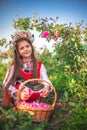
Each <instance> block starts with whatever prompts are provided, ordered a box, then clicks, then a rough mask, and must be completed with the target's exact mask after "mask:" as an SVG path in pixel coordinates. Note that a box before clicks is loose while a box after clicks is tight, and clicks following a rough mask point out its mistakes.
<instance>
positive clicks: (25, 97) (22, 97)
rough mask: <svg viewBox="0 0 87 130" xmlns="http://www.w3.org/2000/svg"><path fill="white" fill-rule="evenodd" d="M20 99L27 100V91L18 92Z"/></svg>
mask: <svg viewBox="0 0 87 130" xmlns="http://www.w3.org/2000/svg"><path fill="white" fill-rule="evenodd" d="M20 99H21V100H24V101H26V100H28V99H29V93H28V92H27V91H22V92H21V93H20Z"/></svg>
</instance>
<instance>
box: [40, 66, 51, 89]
mask: <svg viewBox="0 0 87 130" xmlns="http://www.w3.org/2000/svg"><path fill="white" fill-rule="evenodd" d="M40 78H41V79H44V80H47V81H48V82H49V83H50V90H52V87H51V86H52V83H51V81H50V80H49V78H48V75H47V72H46V68H45V66H44V65H43V64H42V65H41V69H40ZM44 84H45V85H46V86H48V84H47V83H44Z"/></svg>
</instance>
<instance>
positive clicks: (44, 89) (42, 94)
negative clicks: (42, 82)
mask: <svg viewBox="0 0 87 130" xmlns="http://www.w3.org/2000/svg"><path fill="white" fill-rule="evenodd" d="M48 95H49V86H46V87H45V88H43V89H42V90H41V91H40V96H41V97H44V98H45V97H47V96H48Z"/></svg>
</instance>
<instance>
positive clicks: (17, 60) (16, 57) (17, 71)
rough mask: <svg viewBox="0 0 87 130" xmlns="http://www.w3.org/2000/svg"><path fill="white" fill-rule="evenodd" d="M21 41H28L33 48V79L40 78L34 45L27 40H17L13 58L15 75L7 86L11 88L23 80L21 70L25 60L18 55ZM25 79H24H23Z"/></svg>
mask: <svg viewBox="0 0 87 130" xmlns="http://www.w3.org/2000/svg"><path fill="white" fill-rule="evenodd" d="M21 41H27V42H28V43H29V44H30V46H31V48H32V54H31V58H32V62H33V72H32V73H33V78H37V77H38V72H37V59H36V57H35V54H34V48H33V45H32V43H31V41H30V40H29V39H27V38H20V39H17V41H16V44H15V46H14V54H13V55H14V56H13V65H14V72H13V75H12V77H11V79H10V81H9V82H8V84H7V86H8V87H9V85H10V84H14V82H15V81H16V80H18V79H21V78H22V76H21V75H20V68H21V67H22V64H23V60H22V57H21V56H20V55H19V54H18V43H19V42H21ZM22 79H23V78H22Z"/></svg>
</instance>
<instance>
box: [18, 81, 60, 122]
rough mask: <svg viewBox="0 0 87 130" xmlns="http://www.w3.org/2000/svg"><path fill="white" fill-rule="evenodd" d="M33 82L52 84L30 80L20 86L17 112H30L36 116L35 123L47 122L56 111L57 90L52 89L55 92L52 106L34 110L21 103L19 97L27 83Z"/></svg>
mask: <svg viewBox="0 0 87 130" xmlns="http://www.w3.org/2000/svg"><path fill="white" fill-rule="evenodd" d="M31 81H39V82H40V83H42V82H46V83H47V84H48V85H50V83H49V82H48V81H46V80H42V79H29V80H26V81H24V82H23V83H22V84H21V85H20V86H19V89H18V93H17V105H16V108H17V110H24V111H25V112H29V113H30V114H31V115H34V120H33V121H35V122H41V121H46V120H48V119H49V117H50V115H51V113H52V111H53V110H54V107H55V103H56V100H57V93H56V90H55V88H54V87H53V86H52V89H53V92H54V100H53V103H52V104H48V105H49V107H48V108H36V107H35V108H34V107H30V106H25V105H23V104H20V103H19V101H20V96H19V95H20V91H21V89H22V88H23V86H24V85H25V84H26V83H28V82H31Z"/></svg>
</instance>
